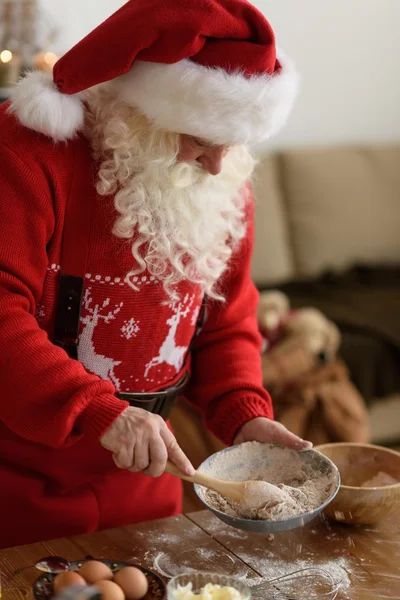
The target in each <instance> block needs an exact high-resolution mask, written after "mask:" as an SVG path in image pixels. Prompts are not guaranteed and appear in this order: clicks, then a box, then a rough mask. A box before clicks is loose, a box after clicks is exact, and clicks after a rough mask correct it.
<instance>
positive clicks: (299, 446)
mask: <svg viewBox="0 0 400 600" xmlns="http://www.w3.org/2000/svg"><path fill="white" fill-rule="evenodd" d="M273 437H274V438H275V439H274V441H275V443H277V444H283V445H284V446H287V447H288V448H292V449H293V450H309V449H310V448H312V443H311V442H307V441H306V440H302V439H301V438H299V437H298V436H297V435H295V434H294V433H291V432H290V431H289V430H288V429H286V427H284V426H283V425H281V424H280V423H276V432H275V433H274V436H273Z"/></svg>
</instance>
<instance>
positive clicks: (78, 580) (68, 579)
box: [53, 571, 86, 594]
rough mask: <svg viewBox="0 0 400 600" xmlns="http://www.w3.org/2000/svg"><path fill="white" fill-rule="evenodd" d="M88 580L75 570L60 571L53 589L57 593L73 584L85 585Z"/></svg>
mask: <svg viewBox="0 0 400 600" xmlns="http://www.w3.org/2000/svg"><path fill="white" fill-rule="evenodd" d="M85 584H86V581H85V580H84V579H83V577H81V575H79V574H78V573H76V572H75V571H66V572H65V573H60V574H59V575H57V576H56V577H55V578H54V581H53V589H54V592H55V593H56V594H59V593H60V592H61V591H62V590H65V589H67V588H70V587H72V586H73V585H85Z"/></svg>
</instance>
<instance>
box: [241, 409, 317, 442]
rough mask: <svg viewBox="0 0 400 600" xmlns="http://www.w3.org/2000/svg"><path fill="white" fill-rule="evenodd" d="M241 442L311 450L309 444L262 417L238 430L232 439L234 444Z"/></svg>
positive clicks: (274, 422)
mask: <svg viewBox="0 0 400 600" xmlns="http://www.w3.org/2000/svg"><path fill="white" fill-rule="evenodd" d="M243 442H264V443H268V444H282V445H283V446H287V447H288V448H292V449H293V450H308V449H310V448H312V443H311V442H306V441H305V440H302V439H301V438H299V437H297V435H294V433H290V431H289V430H288V429H286V427H284V426H283V425H281V424H280V423H277V422H276V421H271V420H270V419H266V418H264V417H257V418H256V419H252V420H251V421H247V423H245V424H244V425H242V427H241V428H240V429H239V431H238V433H237V434H236V437H235V439H234V442H233V443H234V444H242V443H243Z"/></svg>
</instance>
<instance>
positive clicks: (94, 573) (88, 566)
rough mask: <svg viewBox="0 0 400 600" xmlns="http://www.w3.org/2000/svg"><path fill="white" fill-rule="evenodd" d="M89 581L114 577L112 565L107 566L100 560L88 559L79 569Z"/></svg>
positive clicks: (94, 581)
mask: <svg viewBox="0 0 400 600" xmlns="http://www.w3.org/2000/svg"><path fill="white" fill-rule="evenodd" d="M78 573H79V575H82V577H83V578H84V579H86V581H87V582H88V583H97V582H98V581H104V580H106V579H110V580H111V579H112V578H113V574H112V571H111V569H110V567H107V565H105V564H104V563H102V562H100V561H99V560H87V561H86V562H84V563H83V565H82V566H81V568H80V569H79V571H78Z"/></svg>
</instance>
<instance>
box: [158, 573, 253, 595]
mask: <svg viewBox="0 0 400 600" xmlns="http://www.w3.org/2000/svg"><path fill="white" fill-rule="evenodd" d="M209 583H211V584H213V585H220V586H221V587H230V588H233V589H234V590H236V591H237V592H239V594H240V600H250V599H251V592H250V589H249V588H248V587H247V585H245V584H244V583H242V582H241V581H238V580H237V579H236V578H234V577H227V576H226V575H220V574H218V573H183V574H182V575H177V576H176V577H174V578H173V579H171V581H170V582H169V583H168V585H167V600H178V596H177V595H176V592H177V591H178V590H179V589H180V588H184V587H186V586H188V585H190V584H191V585H192V590H191V591H192V592H193V593H194V594H199V593H200V592H201V590H202V589H203V588H204V587H205V586H206V585H207V584H209Z"/></svg>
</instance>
